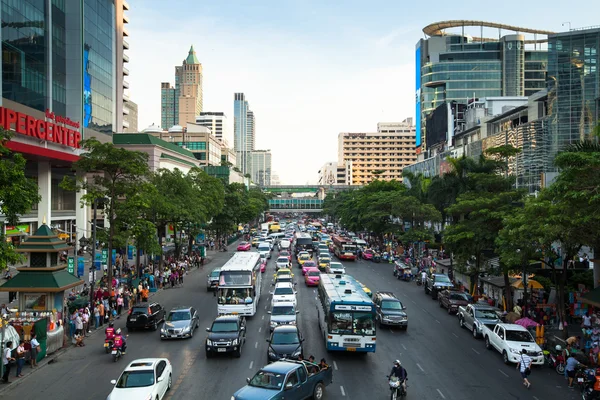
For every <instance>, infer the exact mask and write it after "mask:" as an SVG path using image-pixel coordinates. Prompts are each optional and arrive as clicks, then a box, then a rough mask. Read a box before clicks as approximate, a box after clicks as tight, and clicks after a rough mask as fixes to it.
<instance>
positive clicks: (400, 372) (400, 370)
mask: <svg viewBox="0 0 600 400" xmlns="http://www.w3.org/2000/svg"><path fill="white" fill-rule="evenodd" d="M392 377H396V378H398V380H400V382H402V390H403V391H404V392H405V393H406V379H408V372H407V371H406V369H405V368H404V367H403V366H402V365H401V364H400V360H396V361H394V366H393V367H392V371H391V372H390V376H389V378H390V379H392Z"/></svg>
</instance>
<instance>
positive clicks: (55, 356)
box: [0, 256, 212, 394]
mask: <svg viewBox="0 0 600 400" xmlns="http://www.w3.org/2000/svg"><path fill="white" fill-rule="evenodd" d="M211 261H212V257H208V256H207V257H206V259H205V262H204V264H203V265H202V267H204V266H206V265H208V264H209V263H210V262H211ZM202 267H198V268H195V269H194V270H189V271H188V273H189V274H191V273H192V272H197V271H200V270H201V269H202ZM163 290H165V289H164V288H163V289H159V290H157V291H156V292H153V293H151V294H150V295H149V296H148V299H150V298H152V297H154V296H155V295H156V294H157V293H159V292H161V291H163ZM125 315H126V314H125ZM99 331H102V329H95V330H93V331H91V332H90V333H89V335H88V336H87V337H88V338H89V337H91V336H93V335H95V334H96V332H99ZM65 336H66V335H65ZM66 338H67V342H68V343H69V344H68V345H66V346H63V347H61V348H60V349H59V350H57V351H56V352H54V353H52V354H51V355H49V356H46V357H44V359H43V360H41V361H40V362H39V363H38V366H37V368H34V369H31V371H30V372H29V373H28V374H26V375H24V376H23V377H22V378H18V379H13V380H12V381H10V384H0V394H1V393H4V392H7V391H8V390H10V389H11V388H15V387H17V386H20V385H21V384H22V383H23V382H24V381H27V378H29V377H30V376H32V375H35V373H36V372H37V371H39V370H41V369H44V367H46V366H47V365H48V364H53V363H55V362H57V361H58V360H59V358H60V357H61V356H62V355H64V354H66V353H67V352H68V351H69V350H71V349H74V348H75V346H74V345H72V344H70V343H71V342H70V339H69V338H68V336H66ZM25 367H26V366H23V369H25ZM13 369H14V367H13V368H11V370H13ZM13 378H14V377H13Z"/></svg>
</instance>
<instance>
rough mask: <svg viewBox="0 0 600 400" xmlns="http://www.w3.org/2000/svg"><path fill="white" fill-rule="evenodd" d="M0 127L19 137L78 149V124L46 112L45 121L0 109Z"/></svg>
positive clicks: (79, 138) (8, 109)
mask: <svg viewBox="0 0 600 400" xmlns="http://www.w3.org/2000/svg"><path fill="white" fill-rule="evenodd" d="M0 125H2V126H3V127H4V129H7V130H13V131H15V132H17V133H19V134H21V135H26V136H31V137H34V138H36V139H40V140H46V141H48V142H54V143H57V144H62V145H65V146H69V147H73V148H75V149H78V148H80V142H81V132H79V126H80V124H79V122H75V121H72V120H71V119H69V118H66V117H62V116H59V115H56V114H54V113H53V112H51V111H49V110H46V118H45V119H37V118H35V117H32V116H30V115H27V114H25V113H22V112H17V111H14V110H11V109H10V108H6V107H0Z"/></svg>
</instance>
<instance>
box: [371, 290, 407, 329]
mask: <svg viewBox="0 0 600 400" xmlns="http://www.w3.org/2000/svg"><path fill="white" fill-rule="evenodd" d="M373 303H374V304H375V308H376V310H377V316H376V319H377V321H378V322H379V326H382V325H390V326H399V327H401V328H402V329H404V330H406V329H407V328H408V316H407V315H406V311H405V310H406V307H404V305H403V304H402V302H401V301H400V300H399V299H398V298H397V297H396V296H395V295H394V294H393V293H392V292H376V293H375V295H373Z"/></svg>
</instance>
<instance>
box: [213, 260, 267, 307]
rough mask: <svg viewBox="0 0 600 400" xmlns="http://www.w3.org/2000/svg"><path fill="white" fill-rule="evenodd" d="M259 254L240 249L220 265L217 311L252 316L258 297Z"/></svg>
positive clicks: (259, 276)
mask: <svg viewBox="0 0 600 400" xmlns="http://www.w3.org/2000/svg"><path fill="white" fill-rule="evenodd" d="M260 284H261V274H260V254H258V253H256V252H252V251H240V252H236V253H234V254H233V256H232V257H231V258H230V259H229V261H227V262H226V263H225V265H223V266H222V267H221V272H220V273H219V285H218V287H217V313H218V314H219V315H223V314H239V315H246V316H252V315H254V314H256V310H257V309H258V300H259V299H260Z"/></svg>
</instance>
